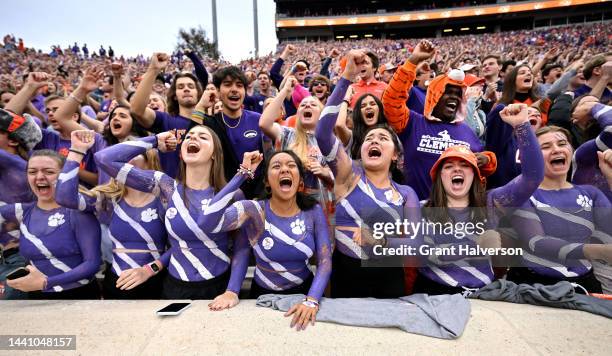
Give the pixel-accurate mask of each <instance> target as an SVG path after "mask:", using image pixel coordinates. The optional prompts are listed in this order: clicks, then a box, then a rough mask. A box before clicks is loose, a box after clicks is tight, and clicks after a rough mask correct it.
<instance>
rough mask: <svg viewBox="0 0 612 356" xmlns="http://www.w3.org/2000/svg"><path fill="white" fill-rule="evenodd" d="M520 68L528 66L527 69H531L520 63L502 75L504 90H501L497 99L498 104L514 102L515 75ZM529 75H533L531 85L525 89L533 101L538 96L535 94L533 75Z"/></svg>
mask: <svg viewBox="0 0 612 356" xmlns="http://www.w3.org/2000/svg"><path fill="white" fill-rule="evenodd" d="M521 68H529V70H531V67H530V66H528V65H526V64H521V65H520V66H516V67H514V68H512V71H511V72H510V73H509V74H507V75H506V76H505V77H504V91H503V92H502V97H501V99H499V103H500V104H504V105H510V104H512V103H513V102H514V99H515V97H516V77H517V76H518V72H519V70H520V69H521ZM531 76H532V77H533V85H531V88H529V90H528V91H527V95H528V96H529V98H530V99H531V101H532V102H534V103H535V102H536V101H538V100H539V99H540V98H539V97H538V96H537V95H536V87H537V85H536V82H535V75H533V73H531Z"/></svg>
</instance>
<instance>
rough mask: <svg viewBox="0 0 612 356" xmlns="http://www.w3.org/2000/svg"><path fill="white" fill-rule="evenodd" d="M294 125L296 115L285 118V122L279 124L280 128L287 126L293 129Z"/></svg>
mask: <svg viewBox="0 0 612 356" xmlns="http://www.w3.org/2000/svg"><path fill="white" fill-rule="evenodd" d="M296 123H297V115H292V116H289V117H288V118H287V120H284V121H283V122H281V123H280V124H281V126H287V127H293V128H295V125H296Z"/></svg>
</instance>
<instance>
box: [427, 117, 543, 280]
mask: <svg viewBox="0 0 612 356" xmlns="http://www.w3.org/2000/svg"><path fill="white" fill-rule="evenodd" d="M514 135H515V137H516V140H517V144H518V147H519V149H520V150H522V151H523V152H524V154H525V155H526V157H529V159H528V160H525V162H524V163H523V167H522V173H521V174H520V175H518V176H517V177H516V178H514V179H513V180H511V181H510V182H509V183H507V184H506V185H504V186H501V187H498V188H496V189H493V190H491V191H489V192H487V221H486V224H485V226H484V228H485V229H490V228H495V227H496V225H497V222H498V220H499V219H500V217H501V216H502V215H504V214H509V213H511V212H513V211H514V209H517V208H519V207H521V206H522V205H523V204H524V203H525V202H527V201H528V200H529V197H530V196H531V195H532V194H533V192H535V191H536V189H537V188H538V186H539V184H540V183H541V182H542V180H543V179H544V158H543V156H542V151H541V150H540V146H539V144H538V140H537V138H536V136H535V134H534V133H533V131H532V130H531V125H530V124H529V122H525V123H523V124H521V125H519V126H517V127H515V128H514ZM449 214H450V215H453V218H454V221H455V222H460V221H463V222H467V221H470V212H469V210H466V211H453V210H451V211H449ZM483 223H484V222H483ZM476 237H477V236H475V235H467V236H466V237H465V238H462V239H458V238H457V237H456V236H455V231H453V234H432V235H431V236H427V237H425V242H426V243H428V244H430V245H437V246H441V245H444V246H447V245H450V244H467V245H471V246H475V245H476V242H475V239H476ZM419 272H420V273H422V274H423V275H425V276H426V277H427V278H429V279H430V280H432V281H435V282H437V283H439V284H442V285H447V286H451V287H468V288H481V287H483V286H485V285H486V284H489V283H491V282H492V281H493V269H492V267H491V261H490V259H489V258H488V257H486V256H475V257H472V256H470V257H466V258H462V259H460V260H455V261H435V262H433V261H431V260H430V263H429V266H428V267H423V268H420V269H419Z"/></svg>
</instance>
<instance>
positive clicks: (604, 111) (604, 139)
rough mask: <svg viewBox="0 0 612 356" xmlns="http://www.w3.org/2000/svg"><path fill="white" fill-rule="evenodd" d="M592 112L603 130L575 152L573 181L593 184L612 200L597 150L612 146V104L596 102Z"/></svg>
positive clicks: (611, 193)
mask: <svg viewBox="0 0 612 356" xmlns="http://www.w3.org/2000/svg"><path fill="white" fill-rule="evenodd" d="M591 114H592V115H593V117H594V118H595V119H596V120H597V122H598V123H599V126H600V127H601V129H602V132H601V133H600V134H599V136H597V137H596V138H595V139H593V140H590V141H587V142H585V143H583V144H582V145H580V147H578V149H577V150H576V152H575V153H574V160H573V168H574V171H573V173H572V183H574V184H592V185H594V186H595V187H597V188H598V189H600V190H601V191H602V192H603V193H604V194H606V196H607V197H608V199H610V201H612V191H611V190H610V186H609V185H608V181H607V180H606V177H604V175H603V174H602V173H601V170H600V169H599V159H598V157H597V151H602V152H603V151H605V150H607V149H609V148H612V106H608V105H603V104H595V106H593V108H592V109H591Z"/></svg>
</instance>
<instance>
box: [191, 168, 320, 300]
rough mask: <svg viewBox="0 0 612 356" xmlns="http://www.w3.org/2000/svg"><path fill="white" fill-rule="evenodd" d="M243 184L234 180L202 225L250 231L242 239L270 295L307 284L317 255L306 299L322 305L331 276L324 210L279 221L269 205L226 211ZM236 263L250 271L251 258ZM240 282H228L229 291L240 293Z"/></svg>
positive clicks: (247, 204)
mask: <svg viewBox="0 0 612 356" xmlns="http://www.w3.org/2000/svg"><path fill="white" fill-rule="evenodd" d="M244 180H245V178H244V176H243V175H240V174H238V175H236V176H234V178H233V179H232V180H231V181H230V183H228V184H227V185H226V186H225V188H223V189H222V190H221V191H220V192H219V194H217V195H216V196H215V197H214V198H213V200H212V201H211V202H210V204H209V205H208V207H207V208H206V209H205V210H204V214H203V216H202V218H201V223H200V225H202V226H205V227H207V228H208V229H211V231H212V232H221V231H231V230H235V229H237V228H240V227H243V226H249V231H251V234H250V236H249V237H246V236H243V237H242V238H243V239H247V238H248V239H250V240H251V245H252V247H253V252H254V254H255V261H256V263H257V264H256V267H255V283H257V284H258V285H259V286H260V287H262V288H265V289H268V290H275V291H282V290H286V289H289V288H293V287H296V286H299V285H301V284H302V283H304V281H305V280H306V279H307V278H308V277H309V276H310V275H311V273H312V272H311V271H310V269H309V268H308V260H309V259H310V258H311V257H312V256H315V254H316V258H317V271H316V274H315V276H314V279H313V283H312V285H311V287H310V290H309V292H308V295H309V296H311V297H313V298H316V299H317V300H318V299H320V298H321V296H322V295H323V291H324V290H325V286H326V285H327V282H328V281H329V276H330V274H331V242H330V240H329V230H328V226H327V220H326V219H325V215H324V214H323V209H322V208H321V207H320V206H319V205H316V206H315V207H314V208H312V209H310V210H306V211H300V212H299V213H298V214H296V215H295V216H292V217H280V216H278V215H276V214H275V213H274V212H273V211H272V209H271V208H270V204H269V201H267V200H264V201H254V200H241V201H238V202H235V203H233V204H232V205H231V206H229V207H228V202H230V201H231V200H232V195H233V194H234V192H236V190H237V189H238V188H239V187H240V185H241V184H242V183H244ZM241 245H243V246H244V245H247V246H248V243H245V242H243V243H242V244H241ZM238 263H239V265H240V267H239V268H237V271H246V266H247V265H248V254H244V255H242V259H241V260H240V261H239V262H238ZM233 274H234V271H233V270H232V277H233ZM242 279H244V274H243V275H242ZM238 282H242V280H236V281H234V284H235V285H231V284H232V283H231V282H230V286H228V289H230V290H234V291H236V288H239V284H237V283H238Z"/></svg>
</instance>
